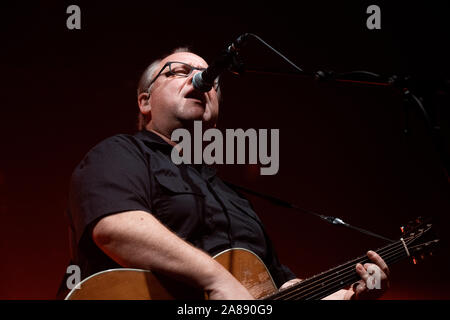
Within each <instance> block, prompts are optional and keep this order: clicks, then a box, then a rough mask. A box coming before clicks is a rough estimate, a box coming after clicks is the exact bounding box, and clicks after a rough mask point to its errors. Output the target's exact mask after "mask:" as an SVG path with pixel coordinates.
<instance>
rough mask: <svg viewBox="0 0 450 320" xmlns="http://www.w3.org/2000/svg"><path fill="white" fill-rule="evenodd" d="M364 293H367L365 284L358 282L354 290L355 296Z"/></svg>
mask: <svg viewBox="0 0 450 320" xmlns="http://www.w3.org/2000/svg"><path fill="white" fill-rule="evenodd" d="M365 291H367V286H366V282H365V281H362V280H360V281H358V285H357V286H356V290H355V294H356V296H359V295H360V294H362V293H364V292H365Z"/></svg>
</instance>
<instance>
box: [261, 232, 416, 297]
mask: <svg viewBox="0 0 450 320" xmlns="http://www.w3.org/2000/svg"><path fill="white" fill-rule="evenodd" d="M376 252H377V253H378V254H379V255H380V256H381V258H383V260H384V261H385V262H386V264H387V265H392V264H393V263H395V262H397V261H400V260H402V259H403V258H405V257H407V256H408V252H407V250H406V246H405V244H404V242H403V240H399V241H397V242H394V243H391V244H389V245H387V246H385V247H382V248H380V249H378V250H376ZM369 262H371V261H370V260H369V258H368V257H367V256H365V255H364V256H360V257H358V258H356V259H353V260H351V261H348V262H346V263H344V264H342V265H340V266H337V267H335V268H333V269H330V270H328V271H325V272H322V273H320V274H318V275H315V276H313V277H311V278H308V279H306V280H303V281H302V282H300V283H298V284H296V285H294V286H292V287H289V288H287V289H285V290H282V291H279V292H277V293H275V294H272V295H270V296H267V297H265V298H264V300H318V299H322V298H324V297H326V296H328V295H330V294H332V293H334V292H336V291H338V290H339V289H342V288H344V287H346V286H348V285H351V284H352V283H354V282H356V281H358V280H360V279H361V278H360V277H359V275H358V274H357V273H356V270H355V265H356V264H357V263H361V264H363V265H364V264H365V263H369Z"/></svg>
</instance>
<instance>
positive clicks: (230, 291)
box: [207, 275, 255, 300]
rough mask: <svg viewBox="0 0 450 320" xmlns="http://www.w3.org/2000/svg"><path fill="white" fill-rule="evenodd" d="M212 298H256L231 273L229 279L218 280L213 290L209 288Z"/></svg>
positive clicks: (209, 294) (208, 291)
mask: <svg viewBox="0 0 450 320" xmlns="http://www.w3.org/2000/svg"><path fill="white" fill-rule="evenodd" d="M207 293H208V298H209V299H210V300H254V299H255V298H254V297H253V296H252V295H251V294H250V292H248V290H247V289H246V288H245V287H244V286H243V285H242V284H241V283H240V282H239V281H238V280H236V278H234V277H233V276H231V275H230V277H229V278H228V279H226V278H224V279H223V281H217V282H216V283H215V284H214V285H213V286H212V289H211V290H207Z"/></svg>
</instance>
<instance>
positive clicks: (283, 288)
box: [279, 278, 302, 291]
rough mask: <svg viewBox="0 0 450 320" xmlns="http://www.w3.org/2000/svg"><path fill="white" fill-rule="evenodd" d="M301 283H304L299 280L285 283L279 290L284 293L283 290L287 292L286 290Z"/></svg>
mask: <svg viewBox="0 0 450 320" xmlns="http://www.w3.org/2000/svg"><path fill="white" fill-rule="evenodd" d="M301 281H302V279H299V278H295V279H292V280H289V281H286V282H285V283H283V285H282V286H281V287H280V289H279V290H280V291H283V290H285V289H287V288H289V287H292V286H293V285H294V284H297V283H299V282H301Z"/></svg>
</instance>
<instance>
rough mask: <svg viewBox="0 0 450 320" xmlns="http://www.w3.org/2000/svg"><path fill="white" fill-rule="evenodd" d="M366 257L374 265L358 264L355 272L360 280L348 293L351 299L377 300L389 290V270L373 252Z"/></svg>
mask: <svg viewBox="0 0 450 320" xmlns="http://www.w3.org/2000/svg"><path fill="white" fill-rule="evenodd" d="M367 257H368V258H369V259H370V260H371V261H372V262H374V263H365V264H364V265H362V264H360V263H358V264H357V265H356V272H357V273H358V274H359V275H360V277H361V280H360V281H358V282H355V283H354V284H353V285H352V287H351V289H350V290H349V292H350V293H351V296H348V295H347V298H351V299H357V300H362V299H377V298H379V297H380V296H381V295H382V294H383V293H384V292H385V291H386V290H387V289H388V288H389V273H390V272H389V268H388V266H387V264H386V263H385V262H384V260H383V259H382V258H381V257H380V256H379V255H378V254H377V253H376V252H374V251H368V252H367Z"/></svg>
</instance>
